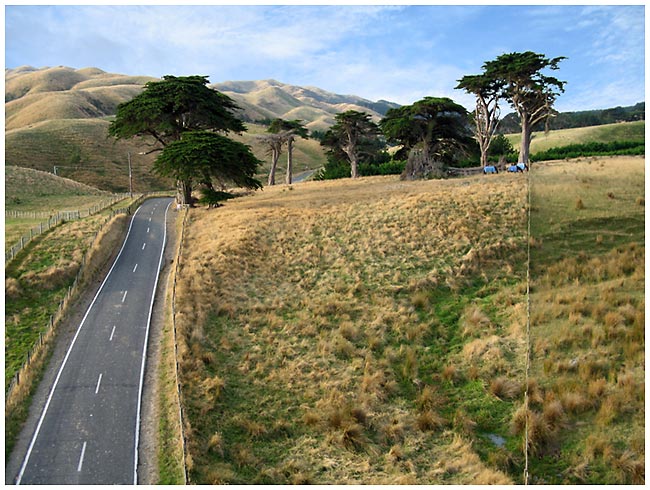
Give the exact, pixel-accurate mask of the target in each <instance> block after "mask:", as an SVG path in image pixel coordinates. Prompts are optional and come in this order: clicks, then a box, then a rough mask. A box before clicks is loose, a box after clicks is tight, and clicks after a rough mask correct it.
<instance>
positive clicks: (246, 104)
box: [212, 80, 396, 131]
mask: <svg viewBox="0 0 650 490" xmlns="http://www.w3.org/2000/svg"><path fill="white" fill-rule="evenodd" d="M212 87H214V88H216V89H217V90H219V91H220V92H223V93H225V94H226V95H228V96H229V97H232V98H233V99H234V100H235V101H237V103H238V104H239V105H240V106H241V107H242V108H243V109H244V113H245V114H246V116H247V117H248V118H249V119H250V120H254V121H255V120H260V119H263V118H269V119H275V118H282V119H301V120H303V121H304V123H305V125H306V126H307V127H308V128H309V129H311V130H321V131H322V130H326V129H327V128H328V127H329V126H331V125H332V124H333V123H334V116H335V115H336V114H337V113H338V112H342V111H345V110H350V109H354V110H358V111H363V112H366V113H369V114H371V115H372V116H373V118H374V119H375V120H377V121H378V120H379V119H380V118H381V114H382V113H383V112H382V113H380V112H377V111H378V110H381V111H384V112H385V111H386V110H387V109H388V108H389V107H396V104H391V103H390V102H385V101H383V102H382V101H380V102H372V101H370V100H367V99H363V98H361V97H357V96H354V95H338V94H333V93H331V92H327V91H325V90H322V89H319V88H315V87H298V86H295V85H287V84H284V83H281V82H278V81H276V80H258V81H249V82H222V83H215V84H213V85H212Z"/></svg>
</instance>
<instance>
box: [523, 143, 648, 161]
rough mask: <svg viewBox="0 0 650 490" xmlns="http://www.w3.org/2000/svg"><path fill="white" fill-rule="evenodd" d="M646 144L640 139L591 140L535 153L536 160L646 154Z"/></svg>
mask: <svg viewBox="0 0 650 490" xmlns="http://www.w3.org/2000/svg"><path fill="white" fill-rule="evenodd" d="M644 154H645V144H644V143H643V142H639V141H612V142H609V143H600V142H591V143H582V144H573V145H567V146H563V147H560V148H549V149H548V150H546V151H541V152H539V153H535V154H534V155H533V159H534V160H536V161H543V160H562V159H565V158H578V157H587V156H596V155H600V156H608V155H612V156H613V155H644Z"/></svg>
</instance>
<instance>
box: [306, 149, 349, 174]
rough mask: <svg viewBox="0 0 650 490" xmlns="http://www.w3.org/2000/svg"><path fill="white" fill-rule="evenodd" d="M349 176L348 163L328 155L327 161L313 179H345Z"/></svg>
mask: <svg viewBox="0 0 650 490" xmlns="http://www.w3.org/2000/svg"><path fill="white" fill-rule="evenodd" d="M346 177H350V164H349V163H348V162H347V161H346V160H340V159H337V158H335V157H334V156H333V155H329V156H328V158H327V162H326V163H325V165H324V166H323V168H321V169H320V170H319V171H318V172H317V173H316V174H315V175H314V180H331V179H345V178H346Z"/></svg>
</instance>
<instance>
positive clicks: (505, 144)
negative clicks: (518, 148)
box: [488, 134, 515, 159]
mask: <svg viewBox="0 0 650 490" xmlns="http://www.w3.org/2000/svg"><path fill="white" fill-rule="evenodd" d="M514 152H515V149H514V148H513V147H512V143H510V140H509V139H508V138H506V137H505V136H504V135H502V134H498V135H496V136H495V137H494V138H493V139H492V142H491V143H490V149H489V150H488V153H489V154H490V155H492V156H493V157H496V158H497V159H498V157H500V156H501V155H509V154H511V153H514Z"/></svg>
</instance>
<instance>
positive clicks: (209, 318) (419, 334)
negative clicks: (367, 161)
mask: <svg viewBox="0 0 650 490" xmlns="http://www.w3.org/2000/svg"><path fill="white" fill-rule="evenodd" d="M524 198H525V186H522V183H521V181H514V180H513V179H509V178H507V176H505V175H504V176H503V178H498V179H490V181H489V183H488V181H486V180H485V179H480V178H469V179H462V180H454V181H438V182H434V181H427V182H410V183H404V182H400V181H399V180H397V178H394V177H378V178H367V179H359V180H356V181H352V180H343V181H338V182H322V183H320V182H319V183H317V182H314V183H304V184H301V185H296V186H293V187H292V188H288V187H283V186H278V187H275V188H266V189H264V190H263V191H261V192H258V193H256V194H255V195H253V196H250V197H247V198H242V199H237V200H233V201H229V203H228V204H227V205H226V206H224V207H223V208H220V209H219V210H218V212H215V211H214V210H212V211H208V210H206V209H196V210H193V211H192V213H191V220H190V225H189V227H188V230H187V239H186V246H185V249H184V254H185V256H184V257H183V261H182V263H181V267H180V277H179V285H178V291H177V293H178V305H179V308H178V317H177V320H178V322H179V334H180V337H181V345H180V346H179V352H180V353H181V358H180V365H181V372H182V378H183V380H182V382H183V385H184V394H185V396H186V397H187V400H188V405H189V408H188V417H189V422H190V424H191V433H192V434H193V435H192V436H191V440H190V451H191V453H192V460H193V469H192V475H193V481H195V482H204V483H207V482H209V481H210V480H220V481H225V480H227V481H228V482H230V483H253V482H257V483H276V484H277V483H282V484H290V483H292V482H295V481H308V482H309V483H321V484H323V483H338V484H348V483H363V484H380V483H416V482H417V483H436V482H437V483H441V482H448V481H454V482H458V483H471V482H474V481H485V482H493V481H494V482H498V481H506V480H508V478H506V477H505V476H504V475H503V474H502V473H500V472H499V471H497V470H495V469H490V468H488V467H487V466H486V465H485V463H483V462H481V460H480V459H479V457H478V456H477V455H476V453H474V452H471V454H472V455H473V456H472V457H470V456H469V455H466V456H463V455H462V454H461V453H463V452H467V453H468V454H469V452H470V451H471V449H470V448H469V446H465V445H458V447H456V446H454V451H456V453H458V457H457V458H456V459H455V463H454V464H455V465H457V468H458V469H457V470H456V471H455V472H445V473H444V474H441V473H436V471H435V462H436V461H437V460H436V459H435V458H434V459H432V457H431V454H432V453H433V452H435V453H436V454H440V455H442V454H444V453H445V451H447V450H448V449H449V444H450V441H451V440H452V439H453V438H452V437H451V436H447V437H445V438H443V439H442V440H439V439H438V438H432V437H430V434H431V431H436V433H439V432H440V431H441V430H443V429H445V430H452V431H453V430H459V431H462V433H463V434H466V436H465V437H468V438H469V441H472V440H474V438H475V437H476V435H474V434H473V431H474V429H475V428H476V426H477V424H483V425H485V424H486V423H487V422H486V420H485V417H486V416H488V415H490V414H491V413H492V412H490V411H487V412H481V413H482V414H483V415H481V418H478V419H476V415H475V413H477V412H476V411H477V410H478V408H477V407H474V408H472V407H469V408H467V410H466V409H465V408H463V409H462V410H461V411H460V412H459V415H458V416H457V417H455V415H454V414H455V413H456V412H457V409H458V408H462V407H463V406H464V404H465V403H466V402H467V401H466V400H465V398H464V397H463V394H462V393H463V390H468V389H472V390H477V391H476V392H475V394H474V395H473V397H474V398H472V399H473V400H481V402H482V401H483V400H485V402H486V403H497V404H498V403H504V405H499V410H507V406H509V405H508V403H509V402H508V403H506V402H499V401H498V400H495V399H494V397H492V396H491V395H489V393H488V391H487V389H486V387H484V386H483V384H482V383H481V382H480V381H479V380H478V379H475V380H474V381H471V380H470V382H468V381H467V378H466V376H465V375H464V373H466V372H468V371H467V369H468V367H469V366H470V365H471V364H472V363H473V359H474V357H472V356H478V360H479V362H478V363H477V365H478V366H480V369H481V374H480V376H482V375H483V374H485V375H486V376H488V375H489V376H493V375H494V374H495V373H496V372H501V373H502V374H503V375H507V374H510V375H511V376H513V377H516V376H517V373H521V372H522V367H523V364H520V363H519V362H514V363H512V362H511V361H510V360H508V359H511V358H513V357H514V358H515V359H517V358H520V357H521V356H520V354H519V355H518V354H516V353H520V352H521V349H522V348H523V345H524V344H523V338H522V330H521V325H522V324H523V322H522V321H521V314H522V311H523V310H522V308H521V306H520V305H521V303H522V302H523V301H524V297H523V295H522V294H521V292H518V293H516V295H515V299H514V300H513V299H512V294H513V291H514V289H515V288H513V290H509V291H508V292H507V293H506V294H505V295H504V298H505V297H509V298H511V299H510V300H508V301H503V302H502V303H500V305H499V307H498V311H491V312H490V317H492V315H495V317H493V318H495V320H493V321H491V322H490V326H489V328H491V329H493V331H494V332H495V334H496V333H499V335H498V337H497V338H498V341H496V340H495V341H494V342H493V344H492V345H491V346H489V347H488V348H487V349H483V350H481V349H475V351H474V352H473V354H471V355H470V354H469V353H468V354H466V355H463V354H462V353H460V354H458V355H456V354H453V355H452V354H451V353H449V354H448V353H447V352H446V351H445V350H444V348H443V350H442V351H440V352H441V353H439V354H436V353H434V352H433V351H432V348H435V349H440V347H438V346H436V342H435V339H436V337H437V336H438V335H445V336H447V338H449V339H451V338H455V337H453V335H454V334H453V332H456V331H457V330H458V331H460V329H461V328H462V327H461V324H462V322H459V320H460V316H461V314H462V309H464V308H465V303H463V304H462V305H461V306H460V307H458V306H454V308H460V309H459V311H458V314H457V315H455V316H452V317H451V319H449V318H447V317H445V316H444V312H443V313H440V315H441V316H438V314H436V313H435V312H434V311H435V310H434V309H436V308H439V307H440V300H439V299H436V297H435V294H438V293H437V291H443V292H445V291H447V292H448V293H445V294H449V296H450V297H452V298H456V297H458V296H457V295H458V294H462V292H463V290H464V289H465V288H468V287H475V286H470V284H471V283H472V281H474V280H478V281H479V282H480V283H482V284H484V285H486V286H485V287H486V288H489V287H493V286H490V284H492V282H491V279H490V278H492V279H495V278H496V279H497V280H498V279H499V278H505V277H507V278H510V280H511V281H512V279H513V276H514V274H513V270H514V266H513V265H510V264H511V262H508V261H510V260H515V259H513V258H512V257H513V256H515V255H513V254H516V253H517V251H518V250H521V249H522V247H521V245H522V244H523V243H524V242H525V236H524V228H523V223H524V219H525V216H526V214H525V206H524ZM495 200H496V201H498V202H499V203H500V205H499V206H497V207H495V206H494V202H495ZM190 244H191V245H190ZM504 263H508V267H506V266H504ZM487 271H490V272H489V274H490V277H487V276H486V277H482V276H481V274H486V273H487ZM452 288H453V290H455V291H457V293H456V295H453V294H452V293H451V292H450V291H451V290H452ZM484 294H488V295H489V294H494V293H493V292H492V291H490V292H488V293H484ZM496 319H498V320H496ZM468 321H470V322H472V321H473V322H475V324H476V328H478V329H480V326H481V322H482V320H481V319H480V318H478V320H477V319H475V318H472V319H470V320H468ZM472 335H477V336H480V330H476V331H475V332H473V333H472ZM458 338H460V337H458ZM474 340H475V341H476V340H481V339H480V338H478V339H474ZM465 341H467V342H469V341H472V338H471V336H468V338H467V339H466V340H464V341H463V342H465ZM462 345H463V344H461V345H460V346H459V347H460V350H461V351H462ZM490 349H492V351H490ZM210 353H212V355H211V354H210ZM440 356H443V358H440ZM444 356H449V357H448V358H447V359H446V360H445V358H444ZM206 360H208V362H206ZM437 363H440V364H437ZM214 376H218V377H219V379H222V380H223V381H224V385H223V386H222V392H221V394H220V395H219V396H218V397H216V398H215V397H214V396H213V395H212V394H211V393H214V390H212V391H210V390H207V392H206V391H204V390H203V389H201V386H202V384H203V383H204V382H206V381H205V380H210V379H213V378H214ZM486 386H487V385H486ZM476 397H479V398H476ZM470 409H471V410H473V411H472V412H470V411H468V410H470ZM463 410H465V411H463ZM258 413H259V414H260V415H259V417H258V416H257V415H256V414H258ZM475 419H476V420H475ZM453 420H455V421H456V423H452V421H453ZM246 421H248V422H250V421H255V422H257V423H259V424H261V425H262V426H263V427H264V430H263V431H259V430H256V429H257V428H258V427H257V426H251V424H250V423H248V422H246ZM279 422H282V423H283V424H284V426H285V427H290V428H291V430H289V431H281V432H278V431H276V430H274V429H273V427H274V425H275V424H277V423H279ZM452 427H456V428H457V429H452ZM216 432H219V433H220V434H221V437H222V440H223V442H222V443H221V446H222V447H223V448H224V450H223V451H224V456H223V457H221V456H220V454H219V451H216V452H215V451H211V452H210V453H209V454H205V453H204V448H206V447H209V446H210V444H209V439H210V438H211V437H213V435H214V434H215V433H216ZM476 440H477V441H478V439H476ZM380 455H381V456H380ZM289 462H291V464H290V463H289ZM224 464H227V467H224V466H223V465H224ZM283 465H287V466H286V470H280V468H283ZM464 465H465V466H467V468H465V467H464ZM472 468H476V469H477V471H478V473H477V471H474V470H473V469H472ZM226 469H228V471H225V470H226ZM217 470H218V472H217V473H218V474H214V472H215V471H217ZM223 475H225V476H223ZM508 481H509V480H508Z"/></svg>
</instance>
